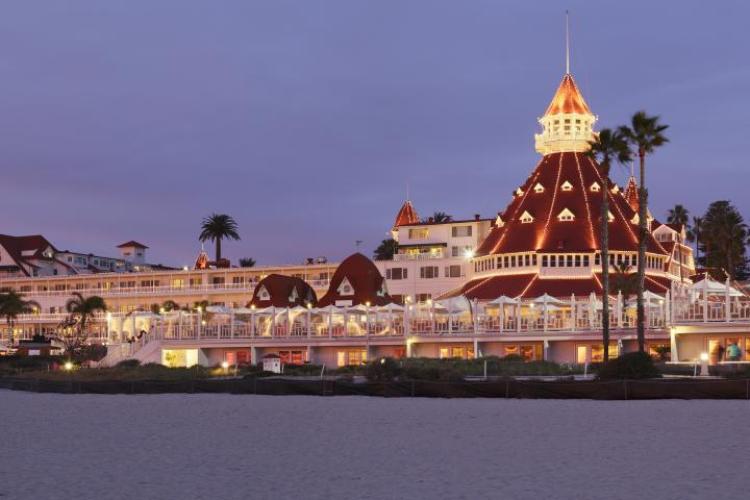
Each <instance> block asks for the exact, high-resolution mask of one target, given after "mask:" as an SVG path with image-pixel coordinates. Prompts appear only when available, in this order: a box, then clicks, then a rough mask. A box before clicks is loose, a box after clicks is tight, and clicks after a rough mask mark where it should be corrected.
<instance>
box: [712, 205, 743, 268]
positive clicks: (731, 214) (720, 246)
mask: <svg viewBox="0 0 750 500" xmlns="http://www.w3.org/2000/svg"><path fill="white" fill-rule="evenodd" d="M748 232H749V231H748V226H747V225H746V224H745V221H744V219H743V217H742V215H741V214H740V213H739V211H738V210H737V209H736V208H735V207H734V206H733V205H732V204H731V203H730V202H729V201H726V200H720V201H715V202H713V203H711V205H709V207H708V210H707V211H706V215H705V216H704V217H703V234H704V238H703V241H704V244H703V249H704V252H703V261H704V263H705V265H706V267H708V268H713V269H714V271H715V272H716V271H717V270H720V269H723V270H724V271H725V273H726V274H727V275H728V276H729V277H730V278H731V279H744V278H745V275H746V274H747V257H746V248H745V245H746V242H747V237H748ZM709 242H710V245H709V244H708V243H709ZM717 274H718V273H717Z"/></svg>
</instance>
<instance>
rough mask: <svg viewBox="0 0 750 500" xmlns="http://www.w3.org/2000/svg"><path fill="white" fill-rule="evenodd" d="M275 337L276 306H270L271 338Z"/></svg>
mask: <svg viewBox="0 0 750 500" xmlns="http://www.w3.org/2000/svg"><path fill="white" fill-rule="evenodd" d="M275 336H276V306H271V337H275Z"/></svg>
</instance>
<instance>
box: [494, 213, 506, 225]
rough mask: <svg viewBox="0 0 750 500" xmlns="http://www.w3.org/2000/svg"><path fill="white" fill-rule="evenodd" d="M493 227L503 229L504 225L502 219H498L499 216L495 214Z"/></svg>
mask: <svg viewBox="0 0 750 500" xmlns="http://www.w3.org/2000/svg"><path fill="white" fill-rule="evenodd" d="M495 225H496V226H497V227H503V226H504V225H505V221H504V220H503V218H502V217H500V214H497V219H495Z"/></svg>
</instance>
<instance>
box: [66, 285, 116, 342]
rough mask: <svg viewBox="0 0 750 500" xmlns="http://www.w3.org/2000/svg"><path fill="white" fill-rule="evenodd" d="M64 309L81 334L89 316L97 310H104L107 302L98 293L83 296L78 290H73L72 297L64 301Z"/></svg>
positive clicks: (84, 329)
mask: <svg viewBox="0 0 750 500" xmlns="http://www.w3.org/2000/svg"><path fill="white" fill-rule="evenodd" d="M65 310H66V311H68V314H69V315H70V318H71V319H72V320H75V321H76V325H77V329H78V331H79V333H81V334H83V333H84V332H85V331H86V323H88V320H89V319H90V318H91V316H93V315H94V314H96V313H98V312H105V311H106V310H107V303H106V302H104V299H103V298H101V297H99V296H98V295H91V296H89V297H84V296H83V295H82V294H80V293H79V292H73V297H72V298H70V299H68V301H67V302H66V303H65Z"/></svg>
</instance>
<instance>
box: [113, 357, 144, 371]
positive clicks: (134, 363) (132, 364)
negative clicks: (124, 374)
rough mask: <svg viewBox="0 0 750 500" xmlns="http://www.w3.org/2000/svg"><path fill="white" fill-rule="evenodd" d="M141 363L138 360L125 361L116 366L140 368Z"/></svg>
mask: <svg viewBox="0 0 750 500" xmlns="http://www.w3.org/2000/svg"><path fill="white" fill-rule="evenodd" d="M139 366H141V362H140V361H139V360H137V359H124V360H122V361H120V362H119V363H117V364H116V365H115V368H125V369H128V368H138V367H139Z"/></svg>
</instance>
